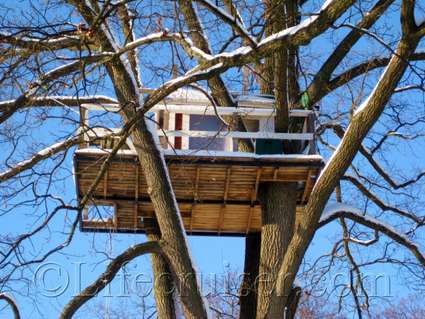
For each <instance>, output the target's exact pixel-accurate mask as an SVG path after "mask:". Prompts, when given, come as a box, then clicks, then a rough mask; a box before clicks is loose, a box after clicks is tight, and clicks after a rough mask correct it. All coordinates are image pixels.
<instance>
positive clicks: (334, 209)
mask: <svg viewBox="0 0 425 319" xmlns="http://www.w3.org/2000/svg"><path fill="white" fill-rule="evenodd" d="M338 212H348V213H351V214H354V215H357V216H359V217H361V219H362V220H364V221H365V222H367V223H369V224H373V225H378V226H381V227H382V228H385V229H387V230H388V231H390V232H392V233H393V234H395V235H396V236H398V237H400V238H401V239H402V240H404V241H405V242H406V243H409V245H412V246H416V244H415V243H413V242H412V241H411V240H410V239H409V237H407V236H406V234H404V233H402V232H400V231H398V230H397V229H395V228H394V227H393V226H391V225H390V224H388V223H386V222H384V221H381V220H378V219H376V218H374V217H372V216H370V215H365V214H364V213H363V211H362V210H360V209H358V208H356V207H354V206H351V205H348V204H345V203H334V204H330V205H328V206H326V207H325V209H324V211H323V214H322V217H321V218H320V221H319V222H320V223H326V221H328V220H329V219H332V217H333V215H335V214H336V213H338Z"/></svg>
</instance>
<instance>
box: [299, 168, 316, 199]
mask: <svg viewBox="0 0 425 319" xmlns="http://www.w3.org/2000/svg"><path fill="white" fill-rule="evenodd" d="M312 174H313V170H312V169H310V170H309V171H308V174H307V180H306V182H305V185H304V192H303V196H302V197H301V203H304V202H305V201H306V199H307V196H308V193H309V189H310V187H311V182H312V179H311V175H312Z"/></svg>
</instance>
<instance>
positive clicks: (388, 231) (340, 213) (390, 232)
mask: <svg viewBox="0 0 425 319" xmlns="http://www.w3.org/2000/svg"><path fill="white" fill-rule="evenodd" d="M341 217H343V218H348V219H351V220H353V221H355V222H357V223H359V224H362V225H364V226H366V227H369V228H371V229H374V230H377V231H379V232H381V233H383V234H385V235H387V236H388V237H389V238H391V239H392V240H394V241H395V242H397V243H398V244H400V245H402V246H404V247H406V248H407V249H408V250H410V251H411V252H412V254H413V255H414V256H415V257H416V259H417V260H418V261H419V262H420V263H421V264H422V266H424V267H425V255H424V254H423V253H421V251H420V250H419V247H418V246H417V245H416V244H415V243H413V242H412V241H411V240H410V239H409V238H408V237H407V236H406V235H404V234H402V233H400V232H397V231H396V230H395V229H394V228H393V227H391V226H389V225H387V224H385V223H383V222H381V221H379V220H377V219H375V218H372V217H369V216H367V215H363V214H362V213H361V212H360V211H354V210H353V211H346V210H337V211H334V212H332V213H330V214H325V215H324V216H322V218H321V219H320V221H319V223H318V225H317V228H320V227H323V226H325V225H326V224H329V223H330V222H331V221H333V220H335V219H337V218H341Z"/></svg>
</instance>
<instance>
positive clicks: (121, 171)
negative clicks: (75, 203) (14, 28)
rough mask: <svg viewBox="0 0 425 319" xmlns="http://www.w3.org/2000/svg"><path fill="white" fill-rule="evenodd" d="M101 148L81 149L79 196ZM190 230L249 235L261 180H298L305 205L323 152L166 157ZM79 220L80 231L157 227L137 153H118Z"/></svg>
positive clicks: (256, 223) (257, 221) (255, 226)
mask: <svg viewBox="0 0 425 319" xmlns="http://www.w3.org/2000/svg"><path fill="white" fill-rule="evenodd" d="M104 158H105V154H104V153H102V151H100V150H93V149H80V150H78V151H77V152H76V153H75V157H74V165H75V176H76V188H77V194H78V198H79V199H80V198H82V196H84V194H85V193H86V192H87V190H88V188H89V187H90V185H91V183H92V182H93V181H94V179H95V178H96V176H97V174H98V173H99V165H100V164H101V163H102V160H103V159H104ZM165 158H166V162H167V165H168V168H169V172H170V177H171V182H172V185H173V188H174V192H175V195H176V198H177V201H178V203H179V207H180V210H181V213H182V217H183V222H184V226H185V228H186V231H187V232H188V234H206V235H242V236H243V235H245V234H246V233H249V232H256V231H259V230H260V227H261V214H260V211H261V207H260V205H259V202H258V199H257V195H258V189H259V187H260V185H261V183H265V182H298V184H299V190H298V191H299V193H298V205H299V206H298V209H297V214H298V215H300V216H301V215H302V207H303V205H304V204H305V203H306V201H307V200H308V198H309V195H310V193H311V190H312V188H313V186H314V184H315V180H316V178H317V176H318V174H319V172H320V169H321V168H322V166H323V159H322V158H321V157H320V156H319V155H294V156H291V155H280V156H274V155H271V156H255V155H252V156H246V155H243V154H242V153H239V154H238V153H234V154H233V155H232V156H228V154H226V153H224V152H223V153H222V154H217V153H215V154H210V153H206V152H205V153H202V152H198V153H195V154H184V155H183V154H182V153H180V154H172V153H171V152H167V153H166V155H165ZM93 204H96V205H98V206H99V207H106V209H105V211H107V212H106V213H105V212H104V213H102V212H101V210H100V209H99V210H96V209H88V210H86V211H85V212H84V213H83V217H82V220H81V224H80V226H81V230H82V231H96V232H102V231H104V232H110V231H111V232H125V233H143V232H146V231H149V229H150V228H152V227H154V225H155V219H154V218H155V216H154V211H153V208H152V204H151V203H150V201H149V196H148V192H147V185H146V182H145V179H144V177H143V172H142V169H141V167H140V164H139V162H138V160H137V156H136V155H135V154H134V153H133V152H131V151H120V152H119V154H118V155H116V156H115V158H114V160H113V162H112V164H111V165H110V167H109V169H108V171H107V173H106V174H105V177H104V179H103V181H102V182H101V183H100V184H99V185H98V187H97V189H96V191H95V192H94V194H93Z"/></svg>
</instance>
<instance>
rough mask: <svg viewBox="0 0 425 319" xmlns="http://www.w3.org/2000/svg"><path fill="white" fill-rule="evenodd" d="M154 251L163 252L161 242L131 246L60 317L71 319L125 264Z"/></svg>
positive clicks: (66, 307) (74, 299) (67, 306)
mask: <svg viewBox="0 0 425 319" xmlns="http://www.w3.org/2000/svg"><path fill="white" fill-rule="evenodd" d="M152 253H157V254H158V253H161V246H160V242H157V241H149V242H146V243H143V244H137V245H134V246H131V247H130V248H128V249H127V250H126V251H124V252H123V253H122V254H121V255H118V256H117V257H115V258H114V259H113V260H112V261H111V263H110V264H109V265H108V267H107V268H106V270H105V271H104V272H103V273H102V274H101V275H100V276H99V277H98V278H97V280H96V281H95V282H93V283H92V284H91V285H89V286H87V287H86V288H85V289H84V290H83V291H81V292H80V293H79V294H78V295H77V296H75V297H74V298H73V299H72V300H71V301H70V302H69V303H68V304H67V305H66V306H65V307H64V309H63V310H62V313H61V315H60V318H61V319H71V318H72V317H73V316H74V314H75V313H76V312H77V310H78V309H80V308H81V306H82V305H84V304H85V303H86V302H87V301H89V300H90V299H92V298H93V297H95V296H96V295H97V294H98V293H99V292H100V291H102V290H103V289H104V288H105V287H106V286H107V285H108V284H109V283H110V282H111V281H112V280H113V279H114V278H115V276H116V275H117V273H118V272H119V271H120V269H121V268H122V267H123V266H125V264H126V263H128V262H130V261H131V260H133V259H135V258H136V257H139V256H142V255H145V254H152Z"/></svg>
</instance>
